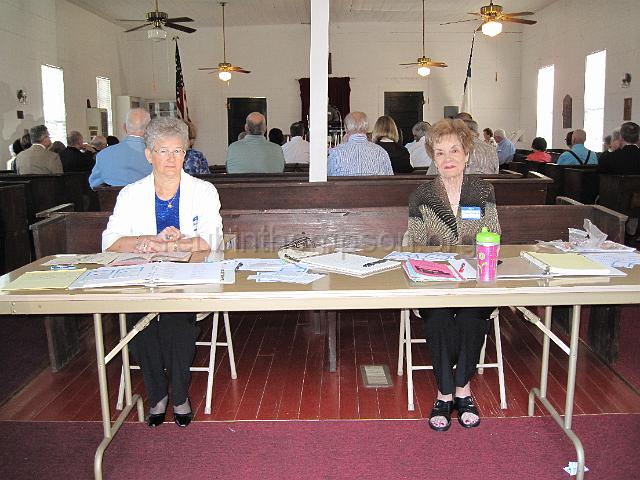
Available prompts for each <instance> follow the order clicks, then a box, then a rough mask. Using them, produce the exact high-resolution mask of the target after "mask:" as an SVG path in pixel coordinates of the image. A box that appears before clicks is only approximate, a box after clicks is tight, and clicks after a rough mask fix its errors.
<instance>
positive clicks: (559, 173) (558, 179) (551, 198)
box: [542, 163, 596, 205]
mask: <svg viewBox="0 0 640 480" xmlns="http://www.w3.org/2000/svg"><path fill="white" fill-rule="evenodd" d="M542 165H543V167H542V173H543V174H544V175H545V176H547V177H549V178H551V179H553V184H551V185H549V187H548V188H547V204H549V205H553V204H554V203H556V197H558V196H562V194H563V192H564V178H565V175H564V171H565V169H567V168H572V169H579V170H594V171H595V169H596V167H595V166H581V165H556V164H555V163H543V164H542Z"/></svg>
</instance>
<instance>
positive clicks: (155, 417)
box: [147, 412, 166, 428]
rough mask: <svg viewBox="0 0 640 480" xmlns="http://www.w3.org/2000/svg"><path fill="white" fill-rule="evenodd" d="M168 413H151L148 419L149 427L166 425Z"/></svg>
mask: <svg viewBox="0 0 640 480" xmlns="http://www.w3.org/2000/svg"><path fill="white" fill-rule="evenodd" d="M165 413H166V412H162V413H150V414H149V416H148V417H147V425H148V426H150V427H152V428H154V427H157V426H159V425H162V424H163V423H164V417H165Z"/></svg>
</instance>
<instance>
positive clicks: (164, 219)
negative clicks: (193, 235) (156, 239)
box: [156, 187, 180, 233]
mask: <svg viewBox="0 0 640 480" xmlns="http://www.w3.org/2000/svg"><path fill="white" fill-rule="evenodd" d="M167 227H176V228H177V229H178V230H180V187H178V190H177V191H176V194H175V195H174V196H173V198H170V199H169V200H162V199H160V198H158V195H156V229H157V230H158V233H160V232H161V231H162V230H164V229H165V228H167Z"/></svg>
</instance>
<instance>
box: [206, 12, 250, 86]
mask: <svg viewBox="0 0 640 480" xmlns="http://www.w3.org/2000/svg"><path fill="white" fill-rule="evenodd" d="M219 3H220V6H221V7H222V62H221V63H219V64H218V66H217V67H203V68H199V69H198V70H213V71H212V72H209V73H214V72H216V71H217V72H218V78H219V79H220V80H222V81H223V82H228V81H229V80H231V72H238V73H251V71H250V70H245V69H244V68H242V67H236V66H235V65H231V64H230V63H228V62H227V42H226V36H225V31H224V6H225V5H226V4H227V2H219Z"/></svg>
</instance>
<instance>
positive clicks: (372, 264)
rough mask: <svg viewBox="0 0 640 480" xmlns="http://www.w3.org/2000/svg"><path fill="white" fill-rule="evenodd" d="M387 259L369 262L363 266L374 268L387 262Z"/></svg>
mask: <svg viewBox="0 0 640 480" xmlns="http://www.w3.org/2000/svg"><path fill="white" fill-rule="evenodd" d="M386 261H387V259H386V258H382V259H380V260H376V261H375V262H368V263H365V264H364V265H362V266H363V267H373V266H374V265H378V264H379V263H384V262H386Z"/></svg>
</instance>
